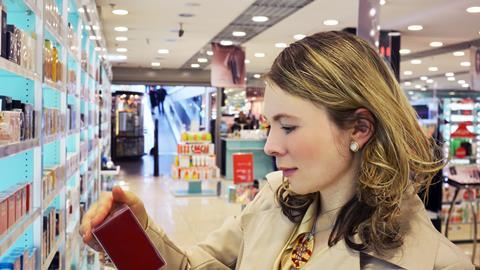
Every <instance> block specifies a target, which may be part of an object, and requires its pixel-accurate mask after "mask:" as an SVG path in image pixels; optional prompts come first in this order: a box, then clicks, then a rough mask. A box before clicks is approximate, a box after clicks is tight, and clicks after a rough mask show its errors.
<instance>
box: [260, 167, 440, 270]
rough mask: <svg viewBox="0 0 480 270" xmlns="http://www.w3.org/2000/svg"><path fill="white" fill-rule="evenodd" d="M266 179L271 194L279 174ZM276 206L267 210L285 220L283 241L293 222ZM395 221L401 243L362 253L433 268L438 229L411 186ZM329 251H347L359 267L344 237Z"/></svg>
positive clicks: (408, 265)
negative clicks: (384, 250) (382, 251)
mask: <svg viewBox="0 0 480 270" xmlns="http://www.w3.org/2000/svg"><path fill="white" fill-rule="evenodd" d="M267 180H268V184H269V186H270V188H271V189H272V191H273V193H274V194H275V191H276V190H277V188H278V187H279V186H280V184H281V182H282V173H281V172H274V173H271V174H269V175H267ZM278 208H280V206H278V205H276V204H275V206H274V209H272V210H274V211H272V212H270V211H268V212H270V214H272V215H276V216H275V217H272V219H271V221H273V222H278V220H282V222H283V223H285V224H281V225H282V226H285V232H284V233H287V234H288V235H287V236H286V237H287V239H285V241H286V240H288V236H290V233H291V231H292V229H293V225H292V224H291V223H289V222H288V219H286V218H285V216H283V214H282V212H281V211H279V209H278ZM399 220H400V227H401V230H402V231H403V233H404V237H403V245H402V246H401V247H399V248H397V249H395V250H392V251H390V252H389V253H387V254H382V255H381V254H376V253H374V252H365V254H368V255H369V256H370V257H373V258H374V259H377V260H380V261H385V262H388V263H390V264H394V265H396V266H399V267H401V268H404V269H409V270H415V269H433V267H434V263H435V259H436V254H437V249H438V245H439V237H438V231H437V230H436V229H435V228H434V227H433V225H432V223H431V221H430V219H429V218H428V216H427V212H426V210H425V207H424V205H423V202H422V201H421V200H420V198H419V197H418V196H417V195H416V194H414V192H413V188H410V189H408V190H407V191H406V195H405V198H404V199H403V200H402V202H401V204H400V217H399ZM275 227H276V228H279V227H280V226H278V224H275ZM282 247H283V245H280V246H279V247H278V248H277V249H278V251H277V253H276V254H275V255H274V258H276V255H278V252H280V251H281V249H282ZM332 250H334V251H335V252H348V253H350V254H349V255H350V258H349V260H350V263H351V266H352V267H355V269H357V268H356V266H354V265H358V269H360V257H361V256H359V254H358V252H354V251H352V250H351V249H350V248H348V247H347V245H346V243H345V241H344V240H342V241H340V242H338V243H337V244H336V245H335V247H332ZM345 255H347V254H345ZM315 261H316V260H315V259H314V258H313V261H312V264H314V262H315ZM315 264H316V263H315ZM332 269H335V268H332ZM350 269H352V268H350Z"/></svg>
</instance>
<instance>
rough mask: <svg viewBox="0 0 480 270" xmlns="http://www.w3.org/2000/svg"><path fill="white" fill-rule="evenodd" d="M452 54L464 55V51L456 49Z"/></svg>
mask: <svg viewBox="0 0 480 270" xmlns="http://www.w3.org/2000/svg"><path fill="white" fill-rule="evenodd" d="M453 55H454V56H464V55H465V52H462V51H457V52H453Z"/></svg>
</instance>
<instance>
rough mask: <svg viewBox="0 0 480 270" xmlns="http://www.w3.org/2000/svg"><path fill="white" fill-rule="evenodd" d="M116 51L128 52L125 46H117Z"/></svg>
mask: <svg viewBox="0 0 480 270" xmlns="http://www.w3.org/2000/svg"><path fill="white" fill-rule="evenodd" d="M117 52H119V53H125V52H128V49H127V48H117Z"/></svg>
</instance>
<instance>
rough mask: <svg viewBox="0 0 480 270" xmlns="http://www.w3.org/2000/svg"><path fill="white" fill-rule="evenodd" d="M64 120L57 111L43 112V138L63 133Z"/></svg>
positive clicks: (45, 110) (48, 110) (47, 110)
mask: <svg viewBox="0 0 480 270" xmlns="http://www.w3.org/2000/svg"><path fill="white" fill-rule="evenodd" d="M65 122H66V121H65V118H64V117H62V116H61V114H60V111H59V110H57V109H47V108H45V109H44V110H43V118H42V132H43V134H44V135H45V136H50V135H55V134H58V133H62V132H64V131H65V124H66V123H65Z"/></svg>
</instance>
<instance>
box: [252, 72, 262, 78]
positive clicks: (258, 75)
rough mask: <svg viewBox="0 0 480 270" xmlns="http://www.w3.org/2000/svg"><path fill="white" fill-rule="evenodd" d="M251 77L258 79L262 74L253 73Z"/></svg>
mask: <svg viewBox="0 0 480 270" xmlns="http://www.w3.org/2000/svg"><path fill="white" fill-rule="evenodd" d="M253 77H254V78H255V79H260V77H262V76H261V75H260V74H258V73H257V74H254V75H253Z"/></svg>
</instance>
